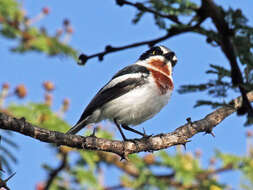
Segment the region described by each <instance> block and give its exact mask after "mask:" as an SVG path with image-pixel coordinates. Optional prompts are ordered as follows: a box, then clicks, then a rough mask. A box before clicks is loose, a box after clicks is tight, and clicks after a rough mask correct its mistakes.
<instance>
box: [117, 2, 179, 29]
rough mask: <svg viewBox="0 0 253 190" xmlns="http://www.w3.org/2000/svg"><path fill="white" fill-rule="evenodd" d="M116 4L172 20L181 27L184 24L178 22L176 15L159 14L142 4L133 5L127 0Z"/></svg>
mask: <svg viewBox="0 0 253 190" xmlns="http://www.w3.org/2000/svg"><path fill="white" fill-rule="evenodd" d="M116 3H117V4H118V5H119V6H123V5H130V6H132V7H135V8H137V9H138V10H139V11H143V12H149V13H152V14H154V15H155V16H159V17H162V18H167V19H169V20H171V21H172V22H174V23H177V24H179V25H181V24H182V23H181V22H180V21H179V20H178V18H177V16H175V15H169V14H162V13H160V12H157V11H155V10H153V9H150V8H148V7H145V6H144V5H143V4H142V3H132V2H130V1H125V0H116Z"/></svg>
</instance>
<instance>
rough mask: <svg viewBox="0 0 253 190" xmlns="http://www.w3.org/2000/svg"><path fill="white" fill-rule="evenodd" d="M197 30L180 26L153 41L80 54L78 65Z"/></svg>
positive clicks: (152, 44) (109, 47) (194, 27)
mask: <svg viewBox="0 0 253 190" xmlns="http://www.w3.org/2000/svg"><path fill="white" fill-rule="evenodd" d="M197 28H198V26H184V25H182V26H181V27H172V28H170V29H168V31H167V34H166V35H164V36H162V37H159V38H156V39H153V40H147V41H142V42H137V43H133V44H129V45H125V46H120V47H113V46H111V45H107V46H106V47H105V50H104V51H102V52H99V53H95V54H92V55H85V54H81V55H80V57H79V59H81V62H80V64H85V63H86V61H87V60H88V59H91V58H95V57H98V59H99V60H100V61H102V60H103V58H104V56H105V55H107V54H109V53H113V52H117V51H121V50H124V49H129V48H134V47H139V46H142V45H148V46H154V45H155V44H157V43H159V42H161V41H164V40H167V39H169V38H171V37H172V36H175V35H179V34H182V33H186V32H191V31H194V30H195V29H197Z"/></svg>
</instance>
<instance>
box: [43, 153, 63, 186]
mask: <svg viewBox="0 0 253 190" xmlns="http://www.w3.org/2000/svg"><path fill="white" fill-rule="evenodd" d="M60 154H61V156H62V160H61V163H60V165H59V166H58V167H57V168H55V169H54V170H52V171H51V172H50V173H49V175H48V180H47V182H46V185H45V188H44V190H48V189H49V188H50V186H51V185H52V183H53V181H54V179H55V178H56V177H57V176H58V174H59V173H60V172H61V171H62V170H63V169H64V168H65V167H66V166H67V153H65V152H60Z"/></svg>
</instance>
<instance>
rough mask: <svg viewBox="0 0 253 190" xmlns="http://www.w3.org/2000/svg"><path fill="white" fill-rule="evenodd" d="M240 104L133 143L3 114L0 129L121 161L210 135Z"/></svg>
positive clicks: (250, 96)
mask: <svg viewBox="0 0 253 190" xmlns="http://www.w3.org/2000/svg"><path fill="white" fill-rule="evenodd" d="M247 97H248V99H249V100H250V101H253V91H251V92H249V93H248V94H247ZM241 104H242V98H241V97H238V98H236V99H235V100H233V101H232V102H231V103H230V105H231V106H226V107H221V108H219V109H217V110H215V111H213V112H212V113H210V114H208V115H207V116H205V117H204V118H203V119H200V120H197V121H195V122H191V121H189V120H188V123H186V124H184V125H182V126H180V127H179V128H177V129H176V130H175V131H174V132H171V133H167V134H158V135H155V136H152V137H149V138H141V139H134V142H132V141H125V142H124V141H118V140H109V139H102V138H97V137H95V136H87V137H83V136H79V135H66V134H64V133H60V132H58V131H51V130H48V129H43V128H40V127H38V126H35V125H33V124H31V123H29V122H26V121H25V119H24V118H21V119H17V118H14V117H11V116H9V115H7V114H5V113H0V128H1V129H6V130H11V131H16V132H18V133H21V134H23V135H27V136H30V137H32V138H35V139H38V140H40V141H43V142H47V143H55V144H57V145H66V146H70V147H74V148H78V149H87V150H99V151H106V152H113V153H115V154H118V155H120V156H121V157H122V158H126V156H127V155H128V154H133V153H138V152H143V151H156V150H161V149H166V148H168V147H171V146H174V145H179V144H183V145H184V144H186V143H187V142H189V139H190V138H191V137H192V136H194V135H195V134H197V133H200V132H206V133H211V132H212V129H213V128H214V127H216V126H217V125H218V124H219V123H220V122H222V121H223V120H224V119H225V118H226V117H228V116H229V115H231V114H232V113H234V112H235V111H236V110H237V109H238V108H239V107H240V106H241Z"/></svg>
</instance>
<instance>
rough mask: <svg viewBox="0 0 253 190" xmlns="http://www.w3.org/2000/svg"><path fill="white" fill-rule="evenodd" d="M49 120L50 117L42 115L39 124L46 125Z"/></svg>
mask: <svg viewBox="0 0 253 190" xmlns="http://www.w3.org/2000/svg"><path fill="white" fill-rule="evenodd" d="M48 119H49V116H48V115H47V114H41V115H39V117H38V122H39V123H40V124H42V123H44V122H45V121H47V120H48Z"/></svg>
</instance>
